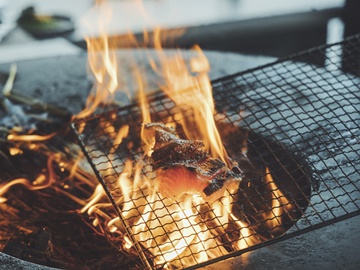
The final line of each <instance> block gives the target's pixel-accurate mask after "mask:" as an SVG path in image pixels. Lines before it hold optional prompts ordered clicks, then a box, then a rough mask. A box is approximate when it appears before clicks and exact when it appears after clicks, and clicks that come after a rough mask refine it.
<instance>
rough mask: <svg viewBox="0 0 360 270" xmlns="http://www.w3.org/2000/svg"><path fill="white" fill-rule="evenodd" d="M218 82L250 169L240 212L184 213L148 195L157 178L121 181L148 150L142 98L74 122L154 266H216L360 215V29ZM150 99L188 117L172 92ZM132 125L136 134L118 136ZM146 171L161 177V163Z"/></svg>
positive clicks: (235, 202) (157, 112)
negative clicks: (130, 186)
mask: <svg viewBox="0 0 360 270" xmlns="http://www.w3.org/2000/svg"><path fill="white" fill-rule="evenodd" d="M213 89H214V91H213V92H214V99H215V103H216V106H217V112H218V113H217V115H216V116H215V117H216V119H217V122H218V125H219V126H220V127H221V128H220V130H221V131H222V134H221V135H222V138H223V141H224V143H225V145H226V147H227V149H228V150H229V152H230V155H231V157H232V158H234V159H235V160H237V161H238V162H239V164H240V165H239V166H240V168H241V169H242V170H244V175H245V176H244V180H243V182H242V183H241V185H240V187H239V190H238V191H236V192H233V193H232V194H231V195H230V199H228V200H227V201H224V200H223V201H222V202H221V203H222V205H225V204H226V203H227V202H228V203H229V205H228V206H227V208H228V209H231V211H232V213H233V217H232V218H230V219H228V220H227V219H224V218H223V215H222V213H220V212H219V213H218V212H217V211H216V210H215V211H214V210H212V209H211V207H210V206H209V205H208V204H207V203H204V202H199V204H198V205H195V206H193V207H192V210H191V211H190V212H191V213H190V214H186V216H184V213H183V212H182V211H180V210H179V209H180V208H181V204H180V203H178V202H169V201H168V200H167V199H164V198H163V197H162V196H161V195H159V194H156V195H155V196H148V195H149V193H150V191H149V190H150V189H151V188H149V187H147V188H144V187H143V188H141V189H139V190H137V191H136V192H133V194H132V195H133V196H132V197H131V198H124V196H123V194H122V192H121V189H120V188H119V186H118V184H117V183H118V178H119V176H120V174H121V172H122V171H123V170H124V167H125V166H126V165H125V161H126V160H129V159H130V160H140V159H141V157H142V155H143V151H142V146H141V143H140V139H139V133H140V123H141V120H140V119H141V115H140V114H141V113H140V110H139V107H138V106H137V105H136V104H135V105H131V106H128V107H124V108H121V109H119V110H117V111H112V112H108V113H105V114H101V115H98V116H96V117H94V118H91V119H86V120H82V121H78V122H76V123H74V124H73V129H74V130H75V132H76V133H77V135H78V137H79V140H80V144H81V145H82V147H83V150H84V153H85V155H86V156H87V158H88V160H89V162H90V165H91V166H92V167H93V169H94V171H95V173H96V174H97V176H98V178H99V181H100V182H101V183H102V184H103V186H104V188H105V190H106V192H107V194H108V196H109V197H110V199H111V200H112V202H113V209H114V210H115V211H113V213H109V215H111V214H112V215H115V216H116V215H118V216H119V217H120V218H119V220H120V221H119V222H120V225H118V228H122V230H123V231H124V234H127V236H128V237H129V239H130V240H131V241H132V242H133V244H134V247H135V249H137V252H138V253H139V255H140V258H141V260H142V262H143V263H144V266H145V267H148V268H151V267H154V268H155V267H156V266H155V265H154V262H158V264H159V265H161V264H163V265H164V264H165V261H166V260H167V259H169V260H170V258H171V260H172V262H171V265H173V266H174V267H179V268H184V267H191V268H196V267H199V266H204V265H206V264H208V263H212V262H215V261H219V260H223V259H225V258H228V257H231V256H235V255H239V254H241V253H243V252H246V251H248V250H251V249H255V248H259V247H261V246H263V245H265V244H268V243H273V242H275V241H280V240H282V239H285V238H290V237H293V236H295V235H298V234H301V233H305V232H307V231H310V230H314V229H316V228H318V227H320V226H325V225H328V224H331V223H333V222H335V221H338V220H342V219H345V218H348V217H351V216H354V215H358V214H359V213H360V165H359V163H360V158H359V153H360V128H359V127H360V110H359V108H360V35H357V36H354V37H352V38H349V39H347V40H345V41H344V42H341V43H338V44H334V45H331V46H323V47H319V48H315V49H312V50H309V51H306V52H304V53H301V54H298V55H295V56H292V57H289V58H287V59H284V60H281V61H278V62H275V63H272V64H269V65H266V66H263V67H260V68H257V69H253V70H250V71H247V72H243V73H239V74H236V75H232V76H229V77H226V78H221V79H219V80H216V81H214V82H213ZM149 108H150V112H151V115H152V116H153V118H152V119H153V120H154V121H164V122H172V123H177V124H178V125H177V126H180V125H179V121H180V119H178V118H177V116H176V114H175V113H174V104H173V102H172V101H171V100H170V99H169V98H168V97H165V96H156V97H154V98H152V99H151V100H150V101H149ZM187 117H189V118H191V112H190V111H189V112H188V116H187ZM125 125H129V127H130V129H129V132H130V133H129V135H128V136H127V138H125V139H124V141H123V142H122V143H121V144H120V145H117V144H116V145H114V138H115V137H116V135H117V132H118V130H120V129H121V127H123V126H125ZM178 132H179V134H180V136H183V134H182V132H181V129H179V130H178ZM245 145H246V146H247V150H246V151H247V156H248V158H249V160H250V162H249V160H246V159H245V158H244V153H243V151H244V148H245V147H244V146H245ZM266 167H267V168H268V169H269V171H270V173H271V175H272V178H269V177H267V176H268V175H267V173H266V169H265V168H266ZM142 174H143V175H145V176H147V177H148V178H149V179H153V178H154V174H153V172H152V168H151V165H150V164H148V163H146V162H145V163H144V166H143V167H142ZM266 179H267V180H266ZM273 184H276V186H274V185H273ZM278 191H281V193H279V192H278ZM274 197H276V198H278V199H279V198H280V199H279V200H277V201H276V200H274ZM285 198H286V199H285ZM127 200H128V201H127ZM193 204H196V203H194V202H193ZM129 205H133V206H134V207H133V208H131V207H130V208H129V207H128V206H129ZM146 205H148V206H146ZM150 212H151V217H149V219H148V220H144V216H141V214H145V215H147V216H149V213H150ZM154 224H156V225H154ZM153 226H154V228H150V227H153ZM170 226H171V227H170ZM170 228H171V229H170ZM144 232H146V233H145V234H144ZM144 235H147V237H144ZM238 239H240V240H238ZM183 244H186V245H188V247H187V248H182V245H183ZM165 245H166V246H167V247H166V248H165V247H164V246H165ZM199 247H202V248H204V249H205V250H207V251H208V255H207V257H204V256H205V255H204V252H203V251H201V249H198V248H199ZM173 248H175V249H177V250H178V251H177V253H176V252H175V253H174V252H173V251H169V250H171V249H173ZM159 250H160V251H159ZM155 251H157V252H159V254H155V253H154V252H155ZM174 254H176V256H173V255H174ZM164 258H165V259H164ZM204 258H205V259H204ZM163 259H164V262H163V263H161V260H163Z"/></svg>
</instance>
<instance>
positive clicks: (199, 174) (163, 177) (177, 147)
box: [144, 123, 241, 202]
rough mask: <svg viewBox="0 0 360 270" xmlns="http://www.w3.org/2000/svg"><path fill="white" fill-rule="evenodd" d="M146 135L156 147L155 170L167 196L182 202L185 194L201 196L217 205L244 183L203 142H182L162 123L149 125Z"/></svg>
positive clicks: (162, 190)
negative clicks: (181, 199) (216, 202)
mask: <svg viewBox="0 0 360 270" xmlns="http://www.w3.org/2000/svg"><path fill="white" fill-rule="evenodd" d="M144 136H145V138H144V139H145V140H146V141H148V142H151V144H152V145H153V147H152V150H153V152H152V153H151V157H152V160H153V168H154V170H156V173H157V178H158V180H159V187H160V193H161V194H162V195H163V196H165V197H169V198H173V199H175V200H180V197H181V196H182V195H186V194H194V193H197V194H200V195H201V196H202V197H203V198H204V199H205V200H206V201H208V202H213V201H215V200H217V199H219V198H220V197H221V196H222V195H223V194H224V191H225V190H226V189H234V188H237V186H238V184H239V182H240V181H241V177H240V175H236V174H235V173H234V172H233V171H231V170H230V169H229V168H228V167H227V166H226V164H225V163H224V162H223V161H221V160H220V159H218V158H212V157H211V156H210V155H209V154H208V153H207V152H206V151H205V150H204V143H203V142H202V141H200V140H184V139H180V138H179V137H178V135H177V134H176V133H175V131H174V130H172V129H170V128H168V127H167V126H165V125H164V124H162V123H151V124H146V125H145V131H144Z"/></svg>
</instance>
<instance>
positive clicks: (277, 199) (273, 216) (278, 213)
mask: <svg viewBox="0 0 360 270" xmlns="http://www.w3.org/2000/svg"><path fill="white" fill-rule="evenodd" d="M265 182H266V183H267V184H268V185H269V188H270V190H271V195H272V200H271V202H272V203H271V207H270V209H271V210H270V211H269V212H268V213H264V220H265V222H266V225H267V226H268V228H269V230H273V231H274V232H276V231H280V232H282V231H283V229H282V227H281V224H282V219H283V216H284V215H285V216H289V215H290V214H289V212H291V210H293V209H296V206H295V205H294V204H293V203H291V202H290V200H289V199H288V198H286V197H285V195H284V194H283V193H282V192H281V190H280V189H279V188H278V187H277V185H276V184H275V182H274V180H273V178H272V175H271V173H270V170H269V168H267V167H266V175H265Z"/></svg>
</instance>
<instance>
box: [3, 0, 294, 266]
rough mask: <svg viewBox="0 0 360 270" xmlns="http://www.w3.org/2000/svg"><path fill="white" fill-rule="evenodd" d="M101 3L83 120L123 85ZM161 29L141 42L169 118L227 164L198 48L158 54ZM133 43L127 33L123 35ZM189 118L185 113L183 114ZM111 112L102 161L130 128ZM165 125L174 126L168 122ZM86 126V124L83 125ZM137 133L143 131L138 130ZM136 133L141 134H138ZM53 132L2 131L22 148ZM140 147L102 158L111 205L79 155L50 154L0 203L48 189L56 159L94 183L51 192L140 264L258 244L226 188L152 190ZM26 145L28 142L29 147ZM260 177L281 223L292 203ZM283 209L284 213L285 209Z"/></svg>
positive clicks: (145, 117) (273, 216)
mask: <svg viewBox="0 0 360 270" xmlns="http://www.w3.org/2000/svg"><path fill="white" fill-rule="evenodd" d="M102 2H103V1H97V5H98V6H99V7H100V9H101V13H102V15H103V16H101V17H100V19H99V21H98V22H97V26H98V27H99V31H100V33H101V37H100V38H98V39H93V38H91V37H87V38H86V42H87V46H88V65H89V68H90V69H91V71H92V74H93V77H94V79H95V82H94V86H93V90H92V93H91V94H90V96H89V98H88V101H87V104H86V108H85V109H84V110H83V111H82V112H80V113H79V114H77V115H76V116H75V117H74V118H76V119H80V118H84V117H87V116H89V115H91V114H93V113H94V112H95V110H96V109H97V108H98V107H99V106H101V105H105V104H107V103H109V102H110V101H111V100H112V99H113V97H114V95H115V94H116V91H118V90H119V89H120V88H121V89H122V90H125V88H126V87H125V86H122V85H121V84H120V75H121V74H120V72H119V67H120V66H121V63H119V62H118V59H117V56H116V51H115V47H114V46H113V44H112V42H110V40H109V38H108V36H107V33H106V28H107V24H110V22H111V13H108V12H110V11H109V10H108V9H107V8H106V5H105V6H104V5H103V3H102ZM163 35H164V32H163V31H162V30H161V28H156V29H155V30H154V31H153V35H152V36H151V37H150V34H149V33H148V32H145V34H144V41H145V43H146V42H147V41H148V40H152V41H153V44H154V46H155V49H156V51H157V57H158V59H159V60H160V61H159V63H156V61H155V60H154V59H149V62H150V63H151V66H152V68H153V69H154V71H155V72H157V73H158V74H160V75H161V77H162V78H163V81H164V83H163V84H160V85H159V88H160V89H161V90H162V91H163V92H164V93H165V94H166V95H167V96H168V97H170V98H171V99H172V100H173V102H174V104H175V108H174V110H173V111H172V112H171V113H172V114H173V116H174V119H175V122H177V123H179V124H181V126H182V128H183V130H184V132H185V135H186V137H187V138H189V139H193V140H195V139H200V140H202V141H204V143H205V146H206V149H207V150H208V151H209V153H211V155H212V156H213V157H214V158H220V159H221V160H223V161H224V162H225V163H226V164H228V165H229V166H231V160H230V158H229V157H228V155H227V153H226V150H225V148H224V146H223V143H222V140H221V137H220V134H219V131H218V129H217V127H216V123H215V120H214V114H215V113H216V111H215V105H214V100H213V96H212V86H211V82H210V79H209V76H208V71H209V70H210V64H209V61H208V60H207V58H206V56H205V54H204V53H203V52H202V51H201V49H200V47H199V46H194V47H193V52H195V56H194V57H192V58H191V59H190V61H189V63H188V62H187V61H186V60H185V59H184V57H183V56H182V54H181V51H180V50H178V52H177V53H176V54H174V55H172V56H169V55H167V54H165V52H164V50H163V49H162V44H161V40H162V39H163ZM130 37H131V40H133V42H135V40H134V36H133V35H130ZM133 80H134V81H135V83H136V89H137V91H138V98H139V103H140V107H141V113H142V122H143V124H145V123H150V122H151V121H152V119H151V115H150V111H149V105H148V101H147V96H146V91H145V90H146V81H147V79H146V78H145V77H144V73H143V72H142V71H141V69H140V68H138V69H137V70H136V71H135V72H134V78H133ZM189 115H190V117H189ZM115 117H117V116H116V114H113V115H112V118H111V117H110V119H109V120H107V121H105V120H104V121H102V122H101V125H103V129H104V130H105V133H106V134H105V135H106V136H107V137H108V138H109V140H110V141H111V144H112V147H111V149H110V151H109V152H108V153H101V152H99V155H98V156H99V157H100V158H101V157H103V156H104V155H108V156H109V160H114V162H116V160H118V159H119V157H118V156H117V149H118V147H119V146H120V145H122V144H123V143H124V141H125V139H126V138H127V137H128V136H129V125H123V126H121V127H115V126H114V125H113V124H112V119H114V118H115ZM167 124H168V125H174V121H173V122H172V121H169V122H168V123H167ZM83 128H85V127H83ZM142 131H143V130H142ZM142 131H141V133H142ZM53 136H55V134H50V135H46V136H38V135H16V134H10V135H8V136H7V139H8V141H10V142H13V143H17V142H19V141H20V142H21V141H22V142H24V141H25V142H30V143H29V148H30V147H34V148H35V149H37V147H39V146H38V145H37V144H31V142H37V143H41V142H44V141H47V140H49V139H51V138H52V137H53ZM140 137H141V138H142V140H143V143H145V144H147V146H145V147H144V156H142V157H139V160H136V161H134V160H127V161H126V162H125V164H115V165H116V166H118V168H122V170H121V171H120V172H118V171H115V169H114V167H115V165H114V164H110V162H109V161H102V162H101V171H103V172H106V174H111V175H114V177H113V179H110V180H107V182H106V184H107V185H108V188H109V190H111V196H113V197H114V200H115V203H116V208H118V209H117V210H118V211H114V205H113V204H111V203H109V201H108V200H107V195H109V194H107V193H106V192H105V191H104V188H103V186H102V185H100V184H98V185H95V184H94V181H93V180H94V179H89V178H90V177H88V176H84V175H83V174H81V173H79V170H78V168H79V163H80V161H81V160H82V159H83V156H82V155H80V156H79V157H78V159H77V160H76V161H74V164H69V163H64V162H63V161H62V162H60V159H59V158H58V157H56V156H55V155H51V154H49V159H48V166H47V167H48V175H45V174H40V175H39V176H38V178H37V179H36V180H35V181H33V182H29V180H28V179H25V178H18V179H15V180H13V181H11V182H9V183H6V184H2V185H1V186H0V196H1V197H0V203H5V202H6V198H5V197H3V196H4V194H5V193H6V192H7V191H8V190H9V189H10V188H11V187H12V186H14V185H19V184H21V185H23V186H25V187H26V188H28V189H30V190H39V189H44V188H48V187H49V186H51V185H52V184H53V183H54V182H55V181H56V177H55V172H54V170H53V168H52V164H53V162H55V161H56V162H58V164H59V165H60V167H61V168H62V171H64V170H68V171H69V172H70V173H69V176H68V178H69V179H73V178H75V177H76V178H78V179H79V180H80V181H81V182H82V183H85V184H86V185H88V186H90V187H92V188H93V194H92V195H91V196H90V197H89V198H88V199H87V200H82V199H79V198H77V197H76V196H74V195H73V194H71V193H70V192H68V191H67V189H69V187H68V186H67V185H64V186H63V189H59V188H57V189H56V190H57V191H58V192H61V193H62V194H67V196H69V197H70V198H71V199H73V200H74V201H76V202H77V203H78V204H79V205H80V208H81V209H80V210H79V213H80V214H85V213H86V214H87V215H88V216H91V217H92V218H93V219H92V225H93V226H94V227H96V228H97V229H98V231H99V232H100V233H101V234H104V235H108V234H110V235H111V237H112V239H115V240H119V239H120V241H118V242H119V243H121V245H122V246H121V248H122V249H123V250H126V251H128V252H129V254H130V253H131V252H133V251H132V250H134V249H135V250H136V251H137V252H139V254H140V257H141V258H142V259H144V260H145V261H147V264H148V265H147V266H150V267H151V266H152V265H150V263H149V262H148V260H147V257H149V258H150V260H151V261H152V263H153V264H154V265H155V266H163V267H165V268H172V267H175V268H176V267H179V268H182V267H186V266H191V265H194V264H197V263H200V262H205V261H208V260H210V259H215V258H218V257H220V256H223V255H225V254H228V253H229V252H231V251H235V250H241V249H245V248H248V247H250V246H253V245H256V244H258V243H260V242H261V241H262V240H263V239H261V236H258V235H257V233H256V231H255V230H254V228H253V227H252V226H251V225H250V224H249V222H247V221H245V220H242V219H241V218H240V217H238V216H236V215H235V214H234V213H233V211H232V205H233V204H236V203H237V202H236V201H234V200H235V199H234V196H233V195H234V194H235V193H236V192H238V190H237V189H236V188H234V190H226V191H225V192H224V194H223V196H222V197H221V198H220V199H219V200H217V201H215V202H211V203H209V202H206V201H205V200H204V199H203V198H202V197H201V196H199V195H198V194H187V195H185V196H184V197H182V200H181V201H174V200H172V199H169V198H166V197H164V194H161V193H159V188H158V185H159V183H158V180H157V179H156V176H155V175H151V176H153V178H154V179H150V178H149V177H148V176H146V175H144V174H143V173H142V169H143V168H144V166H145V165H146V160H145V155H146V154H149V149H150V147H149V145H150V144H151V142H149V141H146V139H145V138H144V137H143V135H142V134H141V135H140ZM31 145H32V146H31ZM21 153H22V151H21V149H20V148H19V147H13V148H12V149H11V154H12V155H18V154H21ZM264 179H265V182H266V183H267V184H268V186H269V189H270V190H271V194H272V200H271V202H272V205H271V210H270V211H268V212H264V213H262V217H263V220H264V223H265V224H266V226H267V227H268V228H269V229H270V230H272V229H274V228H275V230H277V228H280V227H281V216H282V215H283V214H284V213H283V212H284V211H290V210H291V209H292V208H293V207H294V206H293V205H292V204H291V203H290V202H289V200H288V199H286V197H285V196H284V195H283V194H282V192H281V191H280V190H279V189H278V188H277V187H276V184H275V182H274V180H273V179H272V176H271V174H270V172H269V169H268V168H267V169H266V176H265V178H264ZM285 208H286V210H284V209H285Z"/></svg>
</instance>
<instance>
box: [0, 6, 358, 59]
mask: <svg viewBox="0 0 360 270" xmlns="http://www.w3.org/2000/svg"><path fill="white" fill-rule="evenodd" d="M107 2H109V5H110V6H111V10H112V17H113V23H112V24H111V26H109V29H108V31H109V33H110V35H111V36H113V37H121V36H122V35H125V34H126V33H127V32H128V31H129V30H131V31H133V32H134V33H135V34H140V33H141V32H142V30H143V29H147V30H149V31H151V29H152V27H153V26H154V25H158V24H160V25H161V27H162V28H164V29H184V28H185V29H186V30H185V32H184V33H183V34H182V35H181V36H180V37H177V38H176V39H175V41H174V42H172V43H171V44H166V46H168V47H180V48H189V47H191V46H192V45H193V44H195V43H196V44H199V45H200V46H201V47H202V48H203V49H204V50H215V51H226V52H236V53H242V54H253V55H265V56H273V57H283V56H287V55H289V54H293V53H296V52H298V51H301V50H304V49H308V48H311V47H314V46H317V45H321V44H325V43H333V42H337V41H341V40H342V39H343V37H344V36H347V35H351V34H355V33H358V32H360V16H358V14H359V13H360V1H357V0H317V1H313V0H302V1H298V0H195V1H193V0H182V1H179V0H144V1H143V8H144V9H145V10H146V12H148V13H149V14H148V19H146V20H142V19H140V16H138V15H139V14H140V13H141V12H140V11H139V8H138V5H137V4H138V3H137V2H138V1H135V0H112V1H111V0H109V1H107ZM94 4H95V1H94V0H76V1H72V0H62V1H49V0H16V1H12V0H0V62H1V63H4V62H11V61H17V60H24V59H31V58H38V57H45V56H52V55H61V54H70V53H78V52H79V51H82V50H83V49H84V48H85V42H84V36H88V35H90V34H91V35H93V36H96V35H97V34H98V33H97V32H96V31H95V32H93V31H92V32H91V33H90V32H89V29H88V28H86V27H84V24H83V22H82V20H83V18H84V16H86V17H87V20H88V21H91V20H92V19H91V16H94V20H93V21H94V22H95V21H96V10H95V11H94V10H91V12H90V11H89V10H90V8H91V7H92V6H93V5H94ZM35 16H42V17H35ZM49 16H50V17H49ZM142 17H143V16H142ZM150 17H151V19H149V18H150ZM34 18H35V19H36V20H37V21H36V22H35V23H34ZM39 18H40V19H39ZM49 18H50V19H49ZM39 20H40V23H39ZM117 45H118V46H119V47H121V46H122V44H121V43H118V44H117Z"/></svg>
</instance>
